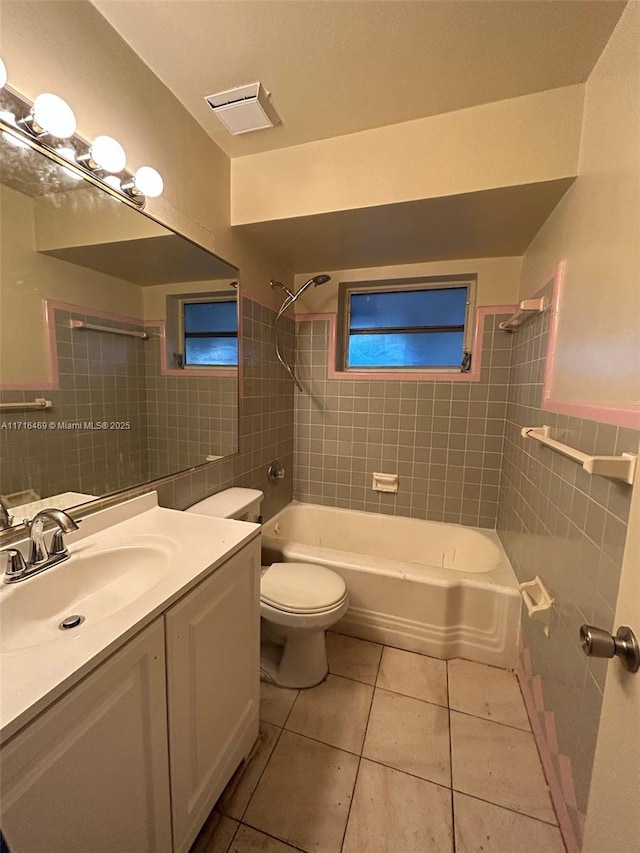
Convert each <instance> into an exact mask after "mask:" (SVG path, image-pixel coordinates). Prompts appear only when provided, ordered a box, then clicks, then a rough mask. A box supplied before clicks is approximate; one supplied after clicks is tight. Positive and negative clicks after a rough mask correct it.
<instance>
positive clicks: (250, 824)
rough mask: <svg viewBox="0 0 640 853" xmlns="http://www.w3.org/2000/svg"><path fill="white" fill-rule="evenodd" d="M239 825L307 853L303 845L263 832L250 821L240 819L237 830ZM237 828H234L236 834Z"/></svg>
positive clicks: (301, 852)
mask: <svg viewBox="0 0 640 853" xmlns="http://www.w3.org/2000/svg"><path fill="white" fill-rule="evenodd" d="M241 826H246V827H248V828H249V829H252V830H253V831H254V832H259V833H260V834H261V835H266V836H267V837H268V838H273V839H274V841H278V842H280V844H286V845H287V846H288V847H291V849H292V850H299V851H300V853H308V851H307V850H305V849H304V847H298V845H297V844H292V843H291V842H290V841H285V840H284V839H283V838H279V837H278V836H277V835H272V834H271V833H270V832H265V830H264V829H260V828H259V827H257V826H254V825H253V824H252V823H245V822H244V821H242V822H241V823H240V825H239V826H238V830H239V829H240V827H241ZM238 830H236V835H237V834H238ZM234 837H235V836H234ZM232 843H233V842H232ZM227 849H228V848H227ZM212 853H213V851H212Z"/></svg>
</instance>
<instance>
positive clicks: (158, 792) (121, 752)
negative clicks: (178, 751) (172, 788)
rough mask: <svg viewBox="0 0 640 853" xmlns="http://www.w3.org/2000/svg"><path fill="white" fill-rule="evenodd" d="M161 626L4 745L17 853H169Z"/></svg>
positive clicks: (6, 812) (11, 840) (6, 808)
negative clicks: (81, 852) (70, 852)
mask: <svg viewBox="0 0 640 853" xmlns="http://www.w3.org/2000/svg"><path fill="white" fill-rule="evenodd" d="M163 629H164V626H163V622H162V619H159V620H157V621H156V622H154V623H153V624H152V625H150V626H149V627H148V628H146V629H145V630H144V631H142V632H141V633H140V634H139V635H138V636H137V637H135V638H134V639H133V640H131V641H130V642H129V643H127V644H126V645H125V646H124V648H122V649H121V650H120V651H118V652H116V653H115V654H114V655H113V657H111V658H109V659H108V660H107V661H105V663H103V664H101V665H100V666H99V667H98V668H97V669H96V670H95V671H94V672H93V673H91V674H90V675H89V676H87V678H85V679H84V680H83V681H82V682H80V684H78V685H77V686H76V687H74V688H72V689H71V690H70V691H69V693H67V694H66V696H64V697H63V698H62V699H60V700H59V701H57V702H56V703H55V704H54V705H53V706H51V707H50V708H49V709H47V710H46V711H45V712H44V713H43V714H42V715H41V716H40V717H38V718H37V719H36V720H35V721H34V722H33V723H31V724H29V725H28V726H27V727H26V728H25V729H23V730H22V731H21V732H19V733H18V734H17V735H16V736H15V737H14V738H12V739H11V740H10V741H8V742H7V744H6V745H5V746H4V747H3V749H2V753H1V754H0V761H1V762H2V829H3V832H4V834H5V836H6V839H7V842H8V844H9V846H10V848H11V851H12V853H43V851H45V850H46V851H47V853H69V851H86V853H89V851H90V852H91V853H114V851H121V853H144V851H149V853H151V851H153V853H168V851H170V850H171V820H170V800H169V772H168V766H167V765H168V762H167V721H166V705H165V677H166V673H165V657H164V630H163Z"/></svg>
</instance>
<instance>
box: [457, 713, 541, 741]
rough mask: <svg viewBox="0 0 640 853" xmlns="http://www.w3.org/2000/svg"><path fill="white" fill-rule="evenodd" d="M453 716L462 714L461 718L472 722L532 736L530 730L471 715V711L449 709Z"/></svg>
mask: <svg viewBox="0 0 640 853" xmlns="http://www.w3.org/2000/svg"><path fill="white" fill-rule="evenodd" d="M449 710H450V711H453V713H454V714H462V716H463V717H473V719H474V720H483V721H484V722H485V723H495V724H496V726H504V727H505V729H513V730H514V731H516V732H522V733H523V734H525V735H533V732H532V730H531V729H521V728H520V727H519V726H512V725H510V724H509V723H503V722H501V721H500V720H492V719H490V718H489V717H481V716H479V715H478V714H472V713H471V711H461V710H460V708H451V707H450V708H449Z"/></svg>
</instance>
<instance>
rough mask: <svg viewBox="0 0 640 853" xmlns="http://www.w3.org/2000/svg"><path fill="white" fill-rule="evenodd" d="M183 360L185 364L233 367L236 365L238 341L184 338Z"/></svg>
mask: <svg viewBox="0 0 640 853" xmlns="http://www.w3.org/2000/svg"><path fill="white" fill-rule="evenodd" d="M185 359H186V363H187V364H198V365H200V366H204V365H208V366H209V367H210V366H212V365H225V366H227V367H234V366H235V365H237V363H238V339H237V338H186V339H185Z"/></svg>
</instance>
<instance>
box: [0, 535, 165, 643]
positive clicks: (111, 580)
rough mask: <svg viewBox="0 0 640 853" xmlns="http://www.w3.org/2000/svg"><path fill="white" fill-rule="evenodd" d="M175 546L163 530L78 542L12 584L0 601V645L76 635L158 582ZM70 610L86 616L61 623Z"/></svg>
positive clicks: (66, 637)
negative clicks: (123, 539) (99, 543)
mask: <svg viewBox="0 0 640 853" xmlns="http://www.w3.org/2000/svg"><path fill="white" fill-rule="evenodd" d="M176 550H177V545H176V543H174V542H173V541H172V540H171V539H168V538H164V537H161V536H149V537H144V536H140V537H137V538H136V539H135V540H134V541H132V542H130V543H126V544H122V545H120V546H118V547H112V548H103V549H94V548H83V547H82V545H81V544H79V545H78V547H77V548H76V549H74V550H73V551H72V555H71V557H70V558H69V559H68V560H66V561H65V562H63V563H60V564H59V565H57V566H55V567H53V568H51V569H47V570H46V571H44V572H42V573H41V574H39V575H34V577H32V578H29V579H28V580H25V581H22V582H20V583H17V584H15V585H13V587H12V589H11V591H10V594H9V595H7V596H6V598H5V599H4V601H3V602H2V614H1V616H2V618H1V621H0V648H1V649H2V651H3V652H10V651H17V650H24V649H28V648H32V647H36V646H41V645H43V644H48V643H53V642H55V641H57V640H60V641H63V640H69V639H70V638H72V637H74V636H76V637H77V636H78V635H79V634H80V632H82V631H83V629H84V630H86V629H87V628H90V626H91V625H92V624H95V623H97V622H100V621H102V620H104V619H107V618H108V617H109V616H111V615H113V614H114V613H117V612H119V611H121V610H122V609H123V608H126V607H128V606H130V605H131V604H132V603H134V602H135V601H137V600H138V599H139V598H140V597H142V596H143V595H145V594H146V593H148V592H149V591H150V590H152V589H153V588H154V587H155V586H157V585H158V584H159V583H160V581H161V580H162V578H163V577H164V576H165V574H166V573H167V571H168V569H169V565H170V559H171V556H172V555H173V553H174V552H175V551H176ZM72 615H73V616H75V615H77V616H82V617H84V619H83V621H82V623H81V624H80V625H78V626H77V627H74V628H71V629H67V630H63V629H60V628H59V624H60V622H61V621H62V620H63V619H65V618H66V617H69V616H72Z"/></svg>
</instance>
